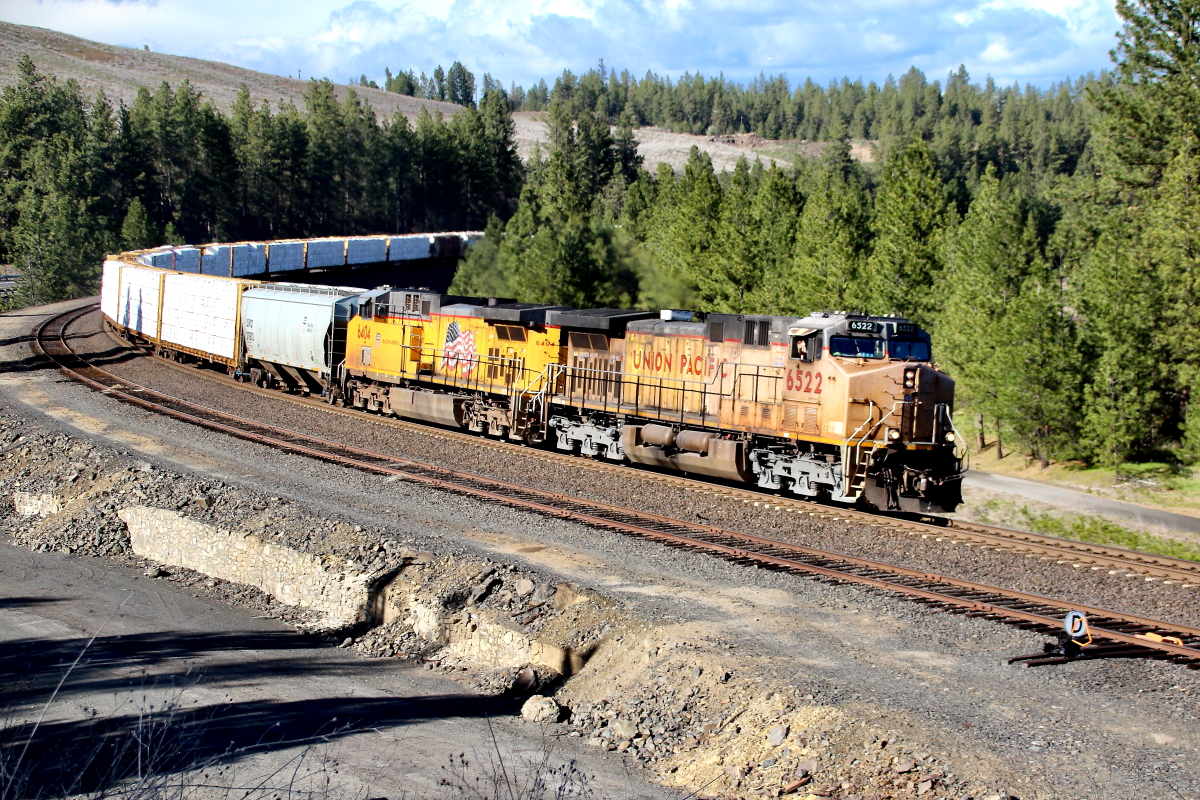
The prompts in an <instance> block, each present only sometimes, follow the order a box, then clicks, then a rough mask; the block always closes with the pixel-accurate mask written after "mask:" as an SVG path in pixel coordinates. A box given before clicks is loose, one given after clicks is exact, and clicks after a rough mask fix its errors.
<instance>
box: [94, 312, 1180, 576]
mask: <svg viewBox="0 0 1200 800" xmlns="http://www.w3.org/2000/svg"><path fill="white" fill-rule="evenodd" d="M104 327H105V331H106V332H107V333H108V335H109V336H111V337H112V338H113V340H114V341H115V342H117V343H119V344H121V345H124V346H130V345H131V343H130V342H129V341H127V340H125V339H121V338H119V337H117V336H116V335H115V334H114V333H113V331H112V329H111V328H110V327H109V326H108V325H107V323H104ZM133 346H135V347H136V345H133ZM161 363H162V364H163V365H164V366H166V367H168V368H170V369H175V370H179V371H181V372H185V373H187V374H189V375H193V376H196V377H201V378H203V379H205V380H210V381H213V382H216V383H220V384H222V385H228V386H231V387H234V388H236V389H238V390H240V391H244V392H248V393H252V394H257V395H261V396H264V397H270V398H274V399H275V400H277V401H279V402H287V403H292V404H295V405H299V406H301V407H304V408H310V409H315V410H318V411H321V412H324V413H329V414H335V415H343V416H346V417H350V418H354V419H357V420H360V421H361V422H366V423H369V424H374V425H381V426H384V427H395V428H398V429H401V430H406V431H410V432H413V433H418V434H420V435H424V436H430V437H433V438H438V439H444V440H447V441H462V442H464V443H470V444H472V445H474V446H487V447H491V448H493V449H496V450H502V451H505V452H513V453H517V454H520V455H522V456H524V457H526V458H540V459H543V460H546V461H550V462H552V463H562V464H566V465H570V466H572V467H573V468H575V469H581V468H582V469H591V470H595V471H599V472H606V473H613V472H618V471H620V472H625V473H626V474H630V473H632V474H636V475H638V476H639V477H640V478H642V479H643V480H650V481H653V482H656V483H663V484H666V485H668V486H673V487H677V488H682V489H685V490H687V491H695V492H700V493H703V494H712V495H717V496H720V497H726V498H731V499H737V500H740V501H741V502H743V503H755V504H759V505H763V506H766V507H768V508H773V509H776V510H779V511H784V512H789V513H800V514H810V515H814V516H825V517H832V518H835V519H841V520H846V521H853V522H860V523H864V524H867V525H872V526H875V527H887V528H891V529H894V530H897V531H901V532H903V533H906V534H909V535H912V534H921V535H922V536H923V537H929V536H933V537H934V538H936V539H937V540H938V541H942V540H948V541H950V542H951V543H957V542H959V541H962V542H968V543H970V544H973V545H975V544H978V545H983V546H988V547H995V548H998V549H1004V550H1011V551H1013V552H1018V553H1025V554H1027V555H1033V556H1045V557H1049V558H1053V559H1055V560H1057V561H1058V562H1059V563H1071V564H1072V565H1074V566H1078V567H1082V566H1090V567H1094V568H1107V569H1112V570H1117V571H1119V570H1125V571H1127V572H1129V573H1131V574H1137V575H1145V576H1150V577H1151V578H1153V579H1157V580H1162V581H1163V582H1164V583H1168V584H1181V585H1183V586H1184V587H1185V588H1194V587H1200V562H1197V561H1191V560H1188V559H1182V558H1174V557H1171V556H1162V555H1157V554H1154V553H1145V552H1141V551H1138V550H1129V549H1126V548H1121V547H1114V546H1111V545H1101V544H1095V543H1092V542H1085V541H1079V540H1075V539H1065V538H1062V537H1058V536H1050V535H1048V534H1040V533H1031V532H1027V531H1017V530H1012V529H1008V528H1000V527H997V526H993V525H985V524H983V523H976V522H966V521H963V520H956V519H949V518H944V517H933V519H936V520H938V521H939V523H940V524H939V523H931V522H922V521H919V520H914V519H911V518H906V517H900V516H893V515H889V514H886V513H871V512H868V511H861V510H858V509H851V508H845V507H841V506H830V505H820V504H818V503H816V502H814V501H811V500H802V499H795V498H789V497H783V496H780V495H772V494H768V493H766V492H765V491H761V490H756V489H752V488H743V487H736V486H729V485H726V484H722V483H715V482H710V481H706V480H703V479H697V478H689V477H682V476H677V475H671V474H669V473H660V472H654V471H649V470H642V469H635V470H630V469H629V468H628V467H627V466H624V465H619V464H611V463H608V462H605V461H600V460H592V459H587V458H581V457H578V456H571V455H566V454H563V453H557V452H554V451H551V450H543V449H537V448H531V447H528V446H524V445H517V444H511V443H508V442H502V441H497V440H495V439H490V438H487V439H485V438H481V437H479V436H475V435H471V434H466V433H461V432H458V431H453V430H445V429H441V428H434V427H432V426H430V425H425V424H421V423H419V422H411V421H407V420H400V419H390V418H387V417H378V416H370V415H367V414H365V413H364V412H361V411H354V410H350V409H345V408H337V407H334V406H330V405H329V404H328V403H325V402H323V401H320V400H314V399H310V398H304V397H298V396H295V395H290V394H282V393H280V392H278V391H271V390H267V389H261V388H259V387H256V386H249V385H247V384H244V383H239V382H238V381H235V380H232V379H231V378H229V377H227V376H225V375H222V374H218V373H213V372H211V371H197V370H195V369H193V368H190V367H185V366H183V365H180V364H176V363H174V362H171V361H167V360H161ZM484 443H486V444H484Z"/></svg>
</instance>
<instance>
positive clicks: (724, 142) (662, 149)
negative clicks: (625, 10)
mask: <svg viewBox="0 0 1200 800" xmlns="http://www.w3.org/2000/svg"><path fill="white" fill-rule="evenodd" d="M24 54H28V55H29V56H30V57H31V58H32V59H33V61H34V63H35V64H37V66H38V69H40V70H41V71H42V72H44V73H45V74H47V75H54V76H56V77H58V78H59V79H60V80H66V79H68V78H74V79H75V80H77V81H78V82H79V83H80V85H81V86H82V87H83V89H84V91H85V92H86V93H87V94H89V95H91V94H94V93H95V92H96V90H98V89H103V90H104V92H105V94H107V95H108V97H109V99H110V100H112V101H113V102H114V103H115V102H116V101H118V100H121V101H124V102H125V103H126V104H129V103H132V102H133V99H134V97H136V96H137V92H138V89H140V88H142V87H146V88H148V89H151V90H153V89H156V88H157V87H158V86H159V85H160V84H161V83H162V82H163V81H167V82H168V83H170V84H171V85H172V86H178V85H179V84H180V83H182V82H183V81H184V80H187V81H189V82H190V83H191V84H192V86H194V87H196V88H197V89H198V90H199V91H201V92H203V94H204V96H205V97H206V98H208V99H210V100H212V101H213V103H215V104H216V105H217V107H218V108H221V109H223V110H225V111H228V110H229V109H230V108H231V107H232V106H233V101H234V98H235V97H236V96H237V93H238V88H239V87H240V86H241V85H242V84H245V85H246V87H247V88H248V89H249V90H250V94H251V96H252V97H253V98H254V100H255V103H256V104H258V103H261V102H262V101H263V100H266V101H268V102H269V103H271V105H272V106H274V105H276V104H277V103H279V102H281V101H282V102H290V103H293V104H294V105H295V106H296V107H297V108H303V106H304V92H305V90H306V89H307V88H308V81H306V80H304V81H302V80H297V79H295V78H285V77H281V76H279V75H268V74H266V73H263V72H255V71H254V70H249V69H243V68H242V67H235V66H233V65H232V64H223V63H221V62H219V61H204V60H201V59H198V58H188V57H186V56H172V55H166V54H165V53H155V52H152V51H148V50H136V49H133V48H129V47H118V46H116V45H109V44H101V43H99V42H92V41H89V40H87V39H81V38H79V37H77V36H69V35H67V34H65V33H58V32H57V31H52V30H47V29H45V28H34V27H29V26H27V25H13V24H11V23H7V22H0V86H8V85H10V84H13V83H15V82H16V80H17V60H18V59H19V58H20V57H21V56H22V55H24ZM335 87H336V90H337V92H338V95H339V96H345V93H346V92H347V91H348V90H349V89H350V88H351V87H348V86H337V85H336V84H335ZM353 89H354V91H355V92H357V93H358V96H359V97H360V98H362V99H363V100H364V101H365V102H367V103H369V104H370V105H371V107H372V108H374V109H375V113H376V115H377V116H378V117H379V118H381V119H383V118H390V117H391V116H392V115H393V114H395V113H396V112H399V113H401V114H404V115H405V116H407V117H408V118H409V120H412V121H415V120H416V117H417V115H418V114H419V113H420V111H421V106H425V107H426V108H428V109H429V112H430V113H434V112H435V111H441V112H442V113H443V114H445V115H447V116H449V115H452V114H455V113H457V112H458V111H460V110H461V108H462V107H461V106H458V105H455V104H454V103H443V102H439V101H437V100H422V99H420V98H415V97H408V96H407V95H402V94H395V93H393V92H385V91H383V90H381V89H370V88H364V87H360V86H355V87H353ZM545 117H546V115H545V114H540V113H532V112H520V113H517V114H515V115H514V119H515V122H516V139H517V148H518V150H519V151H520V154H521V157H522V158H528V157H529V156H530V155H531V154H532V153H533V151H534V148H535V147H536V146H538V145H539V144H540V145H541V146H542V147H543V148H544V147H545V145H546V142H547V141H549V137H548V136H547V135H546V124H545ZM635 135H636V136H637V140H638V150H639V151H640V152H641V154H642V156H643V157H644V158H645V160H646V166H647V167H648V168H649V169H651V170H652V171H653V169H654V167H655V166H656V165H657V164H658V163H659V162H666V163H668V164H670V165H671V166H672V167H673V168H675V169H676V170H680V169H682V168H683V165H684V163H685V162H686V161H687V158H688V153H689V151H690V150H691V148H692V147H693V146H696V147H699V148H700V149H701V150H703V151H704V152H706V153H708V154H709V156H711V157H712V160H713V166H715V167H716V169H717V171H718V172H720V171H722V170H731V169H733V167H734V165H735V164H736V163H737V160H738V159H739V158H740V157H742V156H746V157H747V158H749V159H750V160H751V161H753V160H754V159H755V158H761V159H762V160H763V161H764V162H766V163H769V162H770V161H772V160H774V161H775V162H777V163H778V164H779V165H780V166H785V165H790V164H791V163H792V162H794V161H795V160H796V159H798V158H803V157H813V156H816V155H819V154H820V152H821V150H822V148H823V147H824V143H823V142H799V141H774V140H770V139H762V138H760V137H758V136H755V135H754V134H739V135H737V136H694V135H691V134H686V133H672V132H670V131H666V130H661V129H659V128H643V129H641V130H639V131H636V134H635ZM851 154H852V156H853V157H854V158H856V159H858V160H860V161H871V160H872V159H873V157H874V150H873V147H872V143H871V142H866V141H859V140H856V141H855V142H854V143H853V144H852V149H851Z"/></svg>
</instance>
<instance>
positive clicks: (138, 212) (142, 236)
mask: <svg viewBox="0 0 1200 800" xmlns="http://www.w3.org/2000/svg"><path fill="white" fill-rule="evenodd" d="M157 238H158V237H156V236H155V235H154V231H153V229H152V228H151V226H150V218H149V217H148V216H147V215H146V207H145V206H143V205H142V201H141V200H138V199H137V198H136V197H135V198H133V199H132V200H130V201H129V210H128V211H126V212H125V221H124V222H122V223H121V249H122V250H144V249H145V248H147V247H153V246H154V245H155V244H157Z"/></svg>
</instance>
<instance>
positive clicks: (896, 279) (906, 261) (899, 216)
mask: <svg viewBox="0 0 1200 800" xmlns="http://www.w3.org/2000/svg"><path fill="white" fill-rule="evenodd" d="M949 223H950V217H949V211H948V209H947V204H946V198H945V193H944V190H943V188H942V181H941V180H940V179H939V177H938V175H937V170H936V169H935V167H934V163H933V158H932V156H931V155H930V153H929V148H928V147H927V146H926V145H925V143H924V142H923V141H921V140H919V139H918V140H916V141H914V142H913V143H912V144H910V145H909V146H908V147H906V148H905V149H904V150H903V151H901V152H900V153H898V154H897V155H895V156H893V157H892V158H890V159H889V160H888V162H887V164H886V165H885V166H884V170H883V184H882V186H881V187H880V190H879V196H878V198H877V199H876V201H875V218H874V221H873V225H872V227H873V230H874V234H875V244H874V252H873V253H872V254H871V257H870V260H869V261H868V266H867V285H868V288H869V291H870V293H871V302H870V306H869V308H870V310H872V311H874V312H875V313H881V314H883V313H893V312H897V311H899V312H900V313H902V314H904V315H906V316H908V317H909V318H911V319H912V320H913V321H914V322H916V323H917V324H919V325H922V326H929V325H931V323H932V322H933V320H934V317H935V316H936V313H937V309H938V308H939V307H940V306H941V302H942V298H941V296H940V294H941V293H940V283H939V280H938V277H939V275H940V273H941V269H942V265H941V260H940V257H939V253H938V251H939V248H940V245H941V238H942V235H943V233H944V232H945V230H946V228H947V226H948V225H949Z"/></svg>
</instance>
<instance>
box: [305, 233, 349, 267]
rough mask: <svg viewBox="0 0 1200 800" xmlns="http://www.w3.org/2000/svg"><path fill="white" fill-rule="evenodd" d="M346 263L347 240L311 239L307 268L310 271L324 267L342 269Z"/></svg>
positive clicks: (309, 241)
mask: <svg viewBox="0 0 1200 800" xmlns="http://www.w3.org/2000/svg"><path fill="white" fill-rule="evenodd" d="M345 263H346V240H345V239H309V240H308V259H307V260H306V261H305V266H306V267H308V268H309V269H322V268H324V267H340V266H342V265H344V264H345Z"/></svg>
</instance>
